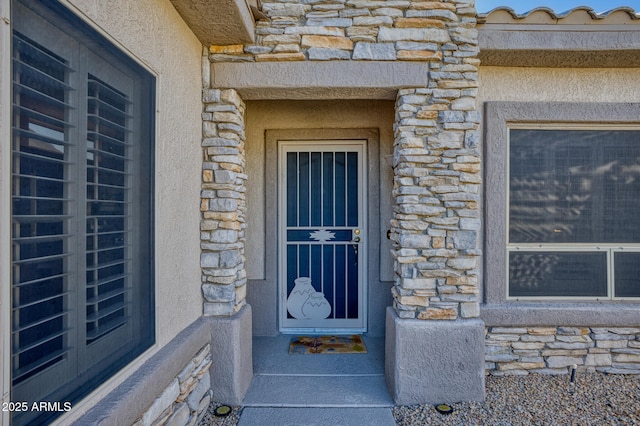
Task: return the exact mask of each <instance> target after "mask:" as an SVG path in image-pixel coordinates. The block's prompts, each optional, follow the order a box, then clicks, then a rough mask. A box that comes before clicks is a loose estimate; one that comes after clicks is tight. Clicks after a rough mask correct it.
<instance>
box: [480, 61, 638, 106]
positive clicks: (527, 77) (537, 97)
mask: <svg viewBox="0 0 640 426" xmlns="http://www.w3.org/2000/svg"><path fill="white" fill-rule="evenodd" d="M479 80H480V90H479V92H478V105H479V106H481V105H482V103H484V102H488V101H522V102H554V101H555V102H637V101H638V95H639V93H640V92H639V89H638V88H639V87H640V72H639V70H638V69H637V68H618V69H602V68H595V69H594V68H582V69H567V68H524V67H512V68H511V67H482V66H481V67H480V78H479Z"/></svg>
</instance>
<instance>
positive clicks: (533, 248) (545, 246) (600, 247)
mask: <svg viewBox="0 0 640 426" xmlns="http://www.w3.org/2000/svg"><path fill="white" fill-rule="evenodd" d="M506 126H507V139H508V140H507V144H506V151H507V152H506V171H505V173H506V179H507V184H506V188H507V189H506V190H507V194H506V198H505V206H504V208H505V209H506V225H505V226H506V240H505V244H506V247H507V249H506V259H505V267H506V272H505V277H506V278H507V279H506V283H505V284H506V300H507V301H510V300H515V301H518V300H532V301H535V300H539V301H563V300H566V301H571V300H576V301H603V300H612V301H616V300H617V301H624V300H640V296H639V297H619V296H615V268H614V262H615V259H614V258H615V253H618V252H621V253H637V252H640V241H639V242H637V243H599V242H593V243H539V242H535V243H516V242H511V241H510V240H509V227H510V211H511V204H510V203H511V197H510V196H511V191H510V188H509V182H508V179H509V177H510V176H511V162H510V160H509V159H510V157H511V149H512V145H511V140H510V139H511V131H512V130H558V131H563V130H566V131H570V130H581V131H582V130H585V131H594V132H597V131H607V130H633V131H637V132H638V134H639V135H640V124H602V123H600V124H598V123H581V124H577V123H558V122H554V121H550V122H548V123H528V124H527V123H523V122H507V123H506ZM518 252H541V253H554V252H565V253H566V252H589V253H605V256H606V262H605V263H606V271H605V275H606V277H607V278H606V279H607V282H606V293H607V294H606V295H603V296H553V295H547V296H512V295H511V294H510V290H511V287H510V282H509V269H510V261H509V256H510V255H511V254H512V253H518Z"/></svg>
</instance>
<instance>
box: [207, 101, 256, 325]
mask: <svg viewBox="0 0 640 426" xmlns="http://www.w3.org/2000/svg"><path fill="white" fill-rule="evenodd" d="M203 102H204V112H203V114H202V120H203V124H202V133H203V139H202V148H203V158H204V161H203V164H202V192H201V206H200V210H201V212H202V222H201V224H200V240H201V243H200V248H201V255H200V267H201V269H202V292H203V296H204V315H207V316H231V315H233V314H234V313H236V312H238V311H239V310H240V308H242V306H244V305H245V304H246V300H245V299H246V293H247V292H246V284H247V278H246V269H245V266H244V263H245V257H244V241H245V235H244V230H245V228H246V220H245V217H246V199H245V192H246V187H245V182H246V180H247V175H246V174H245V154H244V142H245V131H244V112H245V106H244V103H243V102H242V99H240V97H239V96H238V94H237V93H236V91H235V90H232V89H229V90H218V89H204V90H203Z"/></svg>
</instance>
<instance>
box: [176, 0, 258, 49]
mask: <svg viewBox="0 0 640 426" xmlns="http://www.w3.org/2000/svg"><path fill="white" fill-rule="evenodd" d="M171 3H173V5H174V6H175V7H176V9H177V10H178V12H179V13H180V15H181V16H182V17H183V19H184V20H185V21H186V22H187V24H188V25H189V27H190V28H191V29H192V30H193V32H194V33H195V34H196V36H198V39H200V41H202V43H203V44H211V43H218V44H236V43H242V42H249V41H253V39H254V24H253V16H252V15H251V11H250V9H249V5H248V4H247V2H246V1H245V0H217V1H215V2H214V1H211V0H171Z"/></svg>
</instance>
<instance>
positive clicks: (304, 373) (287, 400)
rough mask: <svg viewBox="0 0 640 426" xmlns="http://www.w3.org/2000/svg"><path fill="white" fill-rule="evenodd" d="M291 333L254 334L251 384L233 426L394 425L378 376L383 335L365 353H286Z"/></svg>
mask: <svg viewBox="0 0 640 426" xmlns="http://www.w3.org/2000/svg"><path fill="white" fill-rule="evenodd" d="M292 337H293V336H290V335H281V336H276V337H254V339H253V371H254V377H253V380H252V382H251V386H250V387H249V390H248V392H247V395H246V396H245V398H244V401H243V403H242V405H243V407H244V408H243V411H242V414H241V416H240V422H239V426H251V425H261V426H263V425H264V424H271V425H274V426H280V425H328V424H331V425H371V424H376V425H381V426H384V425H395V422H394V420H393V416H392V414H391V407H392V406H393V401H392V400H391V397H390V396H389V393H388V391H387V387H386V384H385V379H384V338H383V337H366V336H365V338H364V341H365V345H366V346H367V353H366V354H335V355H334V354H318V355H301V354H289V341H290V339H291V338H292Z"/></svg>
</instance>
